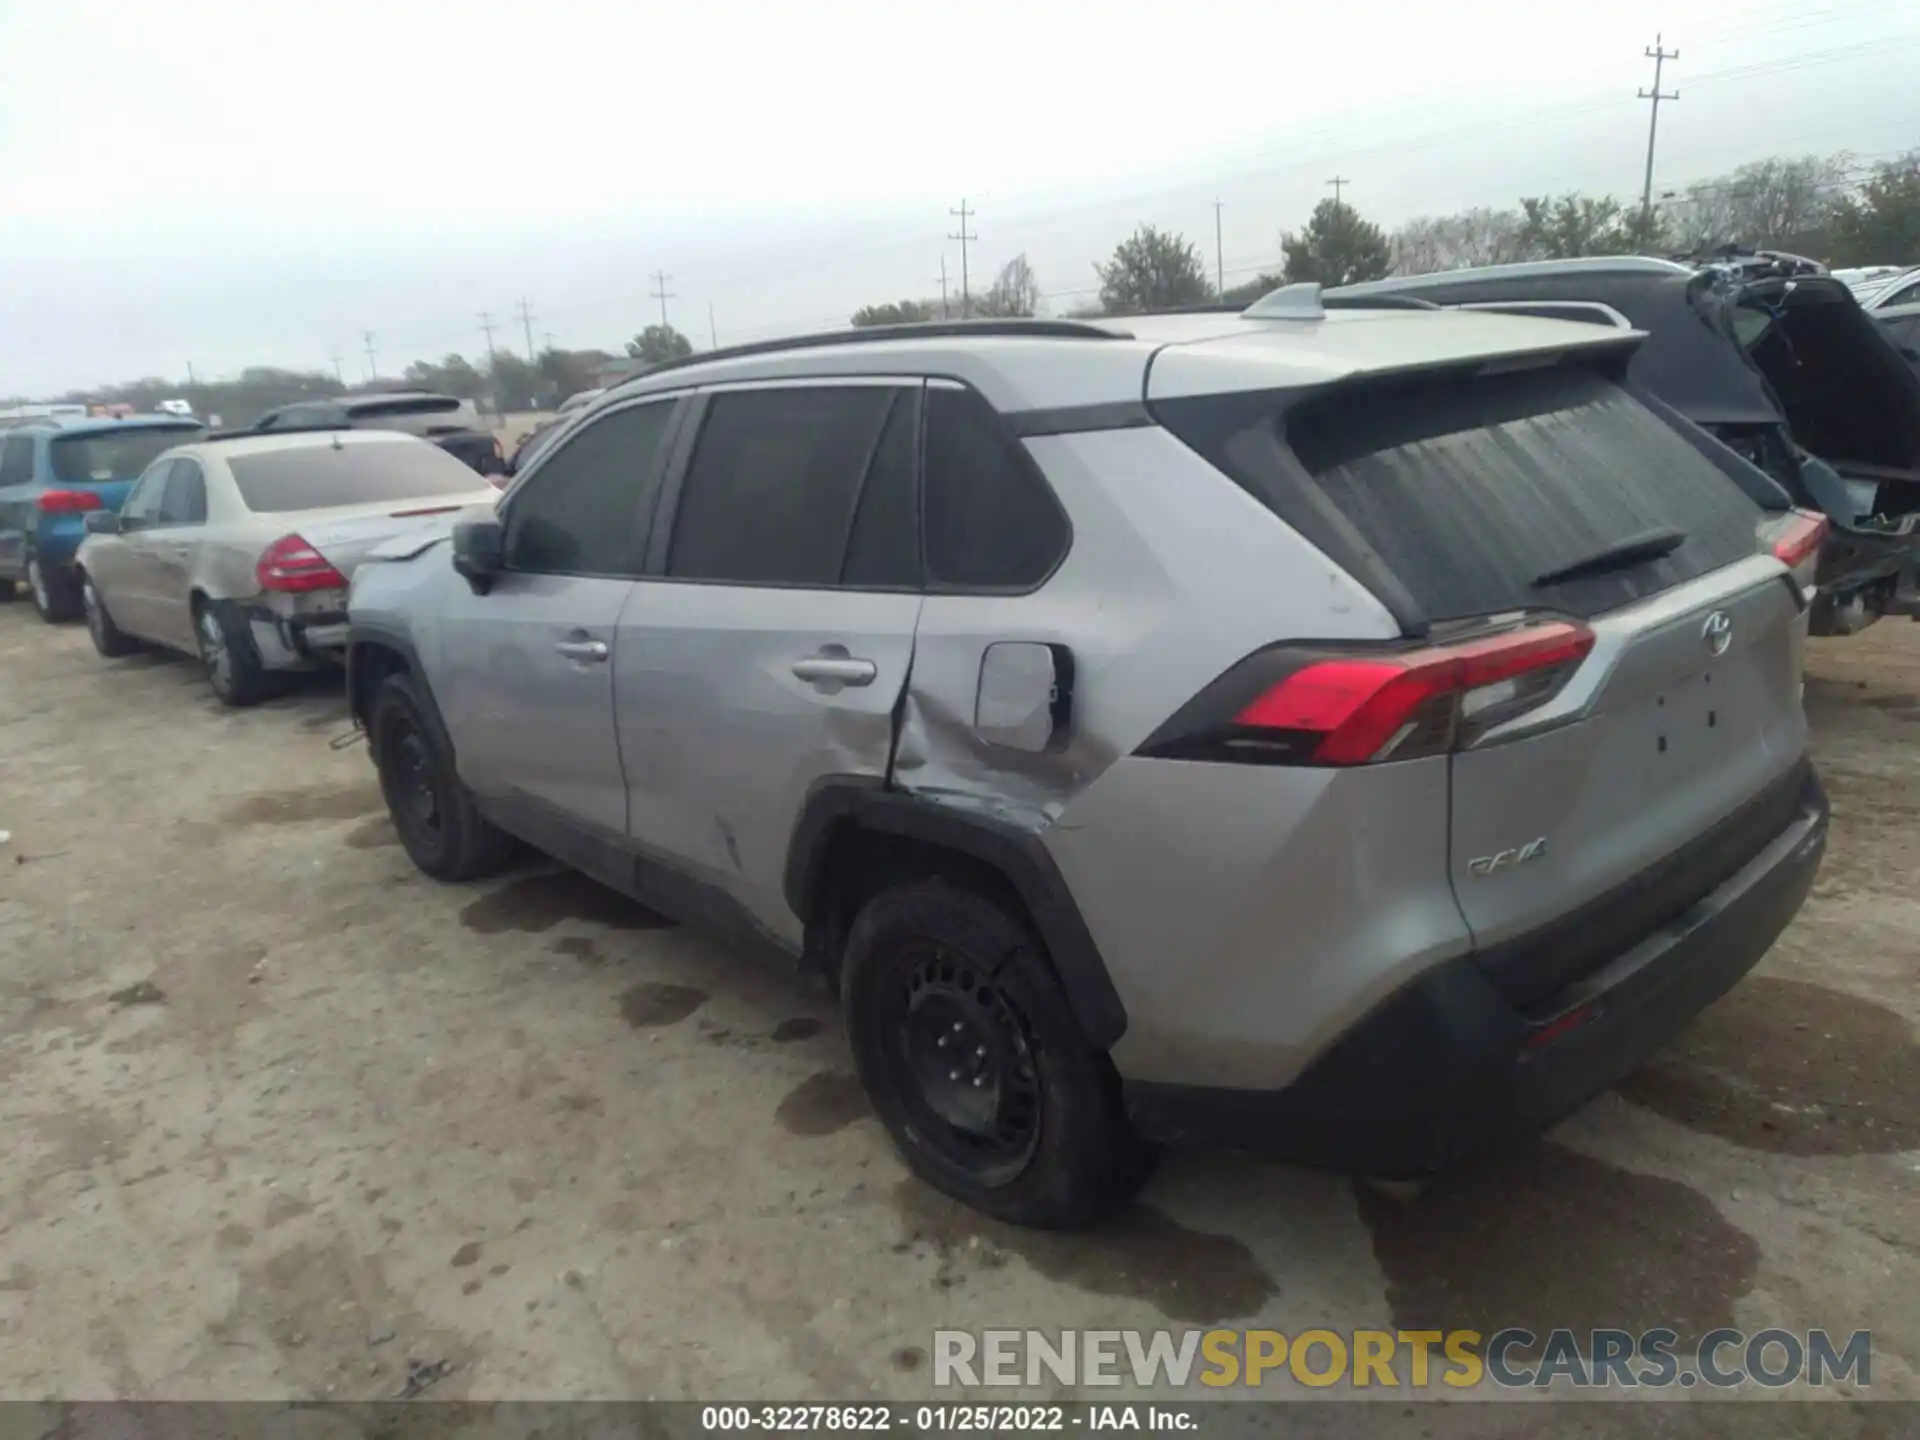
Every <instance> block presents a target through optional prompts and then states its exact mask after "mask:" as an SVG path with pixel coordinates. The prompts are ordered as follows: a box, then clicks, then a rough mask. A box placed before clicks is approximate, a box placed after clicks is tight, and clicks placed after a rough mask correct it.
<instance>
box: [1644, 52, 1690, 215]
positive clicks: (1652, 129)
mask: <svg viewBox="0 0 1920 1440" xmlns="http://www.w3.org/2000/svg"><path fill="white" fill-rule="evenodd" d="M1646 56H1647V58H1648V59H1649V60H1651V61H1653V88H1652V89H1651V90H1642V91H1641V92H1640V98H1641V99H1642V100H1651V101H1652V102H1653V109H1652V111H1651V112H1650V113H1649V114H1648V116H1647V177H1646V179H1645V181H1644V182H1643V183H1642V184H1641V186H1640V217H1641V222H1642V223H1643V224H1644V223H1645V222H1646V221H1647V220H1649V219H1651V218H1652V216H1653V142H1654V138H1655V136H1657V135H1658V134H1659V132H1660V102H1661V101H1662V100H1678V99H1679V98H1680V92H1679V91H1678V90H1675V91H1674V92H1673V93H1672V94H1670V95H1669V94H1666V93H1664V92H1663V91H1662V90H1661V89H1660V67H1661V66H1663V65H1664V64H1666V63H1667V61H1669V60H1678V59H1679V58H1680V52H1679V51H1678V50H1668V49H1665V48H1663V47H1662V45H1661V44H1660V36H1659V35H1658V34H1656V35H1655V36H1654V37H1653V46H1652V48H1651V49H1649V50H1648V51H1647V52H1646Z"/></svg>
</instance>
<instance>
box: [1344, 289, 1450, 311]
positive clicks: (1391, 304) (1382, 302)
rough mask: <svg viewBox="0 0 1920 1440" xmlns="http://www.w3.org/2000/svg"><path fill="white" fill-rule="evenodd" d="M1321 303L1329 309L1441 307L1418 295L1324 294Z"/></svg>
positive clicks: (1419, 308) (1433, 308)
mask: <svg viewBox="0 0 1920 1440" xmlns="http://www.w3.org/2000/svg"><path fill="white" fill-rule="evenodd" d="M1320 303H1321V304H1322V305H1324V306H1326V308H1327V309H1329V310H1438V309H1440V308H1441V307H1440V306H1438V305H1436V304H1434V303H1433V301H1431V300H1422V299H1421V298H1420V297H1419V296H1418V295H1342V294H1339V293H1338V292H1335V293H1334V294H1331V295H1325V294H1323V295H1322V296H1321V297H1320Z"/></svg>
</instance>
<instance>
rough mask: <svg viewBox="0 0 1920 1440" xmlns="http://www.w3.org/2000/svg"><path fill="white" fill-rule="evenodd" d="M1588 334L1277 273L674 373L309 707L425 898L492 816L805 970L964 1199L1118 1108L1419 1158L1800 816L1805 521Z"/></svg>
mask: <svg viewBox="0 0 1920 1440" xmlns="http://www.w3.org/2000/svg"><path fill="white" fill-rule="evenodd" d="M1636 339H1637V336H1636V335H1635V334H1633V333H1632V332H1622V331H1619V330H1607V329H1601V328H1599V327H1595V326H1590V325H1579V324H1569V323H1565V322H1561V321H1555V320H1543V319H1527V318H1517V317H1512V316H1503V315H1491V314H1480V313H1471V312H1459V311H1450V312H1439V311H1433V310H1431V309H1430V308H1428V307H1414V306H1409V305H1408V303H1407V302H1405V301H1398V302H1395V301H1387V302H1380V301H1371V302H1367V301H1362V302H1357V303H1354V304H1353V305H1352V306H1351V308H1348V307H1344V306H1342V307H1338V308H1336V307H1334V306H1331V305H1329V306H1328V307H1326V308H1324V309H1323V308H1322V305H1321V303H1320V299H1319V296H1318V293H1317V291H1316V290H1314V289H1312V288H1311V287H1307V288H1306V290H1305V291H1304V293H1303V292H1301V291H1299V290H1298V289H1295V288H1290V289H1289V290H1286V291H1280V292H1276V293H1275V295H1273V296H1269V297H1267V299H1266V300H1264V301H1262V302H1260V303H1258V304H1256V305H1255V306H1254V307H1252V308H1251V309H1250V310H1248V311H1247V312H1245V313H1244V314H1190V315H1175V316H1160V317H1150V318H1140V319H1130V320H1124V321H1114V322H1111V323H1101V324H1078V323H1067V322H1044V321H1039V322H1036V321H1029V322H1003V323H991V324H989V323H977V324H972V325H932V326H915V327H903V328H900V329H895V330H878V331H867V332H863V333H858V334H849V335H837V336H826V337H818V338H814V339H805V340H792V341H785V342H781V343H779V344H772V345H766V346H757V347H749V348H746V349H743V350H736V351H730V352H724V353H715V354H712V355H707V356H701V357H696V358H695V359H694V360H691V361H689V362H686V363H682V364H679V365H676V366H674V367H671V368H668V369H664V370H659V371H655V372H653V373H651V374H649V375H647V376H646V377H644V378H642V379H639V380H636V381H634V382H631V383H629V384H626V385H622V386H619V387H617V388H615V389H613V390H611V391H610V392H609V393H608V394H606V395H605V396H603V397H602V398H601V399H599V400H598V401H596V402H595V403H594V405H593V406H592V407H591V408H590V409H588V410H587V411H586V412H585V413H584V414H583V415H582V416H581V417H579V418H577V419H576V420H575V421H574V422H573V423H572V424H571V426H570V429H569V432H568V433H567V434H566V435H565V436H563V437H562V438H561V439H560V440H559V442H558V443H556V444H555V445H554V446H552V447H551V448H550V449H549V450H547V451H546V452H545V453H543V454H542V455H541V456H540V457H539V460H538V461H537V462H536V463H535V464H534V465H532V466H530V467H529V468H528V470H527V471H526V472H525V473H524V474H523V475H521V476H520V477H519V478H518V479H517V480H516V481H515V482H514V484H513V485H512V487H511V488H510V489H509V490H508V491H507V492H506V494H505V495H504V496H503V497H502V498H501V500H500V502H499V505H498V508H497V513H496V514H493V515H486V516H484V517H483V518H477V519H476V518H469V519H466V520H463V521H462V522H461V523H460V524H459V525H458V526H457V527H456V528H455V529H454V531H453V534H452V536H451V541H450V543H448V542H446V541H444V540H443V541H439V542H434V543H424V542H421V541H418V540H415V541H410V542H404V543H401V544H397V545H395V546H391V547H389V549H388V552H387V558H388V563H381V564H369V565H366V566H363V567H362V569H361V570H360V571H359V573H358V574H357V575H356V577H355V580H354V587H353V593H352V601H351V624H352V654H351V660H350V666H349V669H350V673H351V681H350V685H351V698H352V703H353V707H354V711H355V713H356V715H357V716H358V717H359V718H360V721H361V722H362V724H363V725H364V726H365V728H366V730H367V732H368V735H369V737H370V740H371V744H370V750H371V753H372V758H373V761H374V764H375V765H376V766H377V767H378V770H379V775H380V779H381V783H382V785H383V787H384V790H385V793H386V796H387V801H388V804H389V805H390V807H391V809H392V812H393V817H394V821H395V823H396V825H397V826H398V828H399V832H400V835H401V838H402V839H403V841H404V842H405V844H406V847H407V850H408V852H409V853H410V854H411V855H412V857H413V859H414V861H415V862H416V863H417V864H418V865H419V866H420V867H421V869H423V870H425V871H426V872H427V873H429V874H431V875H434V876H436V877H439V878H442V879H447V880H461V879H466V878H468V877H472V876H476V875H479V874H481V873H483V872H485V871H487V870H489V869H492V868H493V867H495V866H497V865H499V864H501V863H502V862H503V861H504V860H505V859H506V858H507V857H508V854H509V851H510V849H511V848H512V845H513V840H514V839H518V840H521V841H525V842H528V843H530V844H531V845H534V846H536V847H538V848H539V849H541V850H543V851H546V852H548V853H549V854H552V855H554V856H558V857H560V858H561V859H563V860H565V861H567V862H569V863H570V864H572V865H575V866H577V867H579V868H580V869H581V870H584V871H585V872H587V873H588V874H590V875H592V876H595V877H597V878H598V879H600V880H602V881H604V882H605V883H607V884H609V885H612V886H614V887H616V888H618V889H620V890H622V891H625V892H627V893H629V894H631V895H633V896H635V897H637V898H639V899H641V900H643V901H645V902H647V903H650V904H653V905H656V906H658V907H660V908H662V909H664V910H667V911H669V912H672V913H675V914H678V915H680V916H683V917H687V918H694V919H700V920H705V921H710V922H712V923H715V924H718V925H722V926H726V927H727V928H729V929H731V930H732V931H734V932H736V933H738V934H740V935H743V936H748V937H752V938H753V939H755V940H760V941H765V942H768V943H770V944H771V945H772V946H773V947H775V948H776V949H777V950H779V951H781V952H783V953H784V954H786V955H787V956H790V957H792V958H794V959H796V960H798V961H799V962H800V963H801V964H802V965H803V966H805V967H807V968H809V969H811V970H814V971H817V972H820V973H822V974H824V975H825V976H827V977H828V978H829V979H830V980H831V981H832V982H833V983H834V984H835V985H836V986H837V988H838V992H839V994H840V996H841V997H842V1002H843V1009H844V1015H845V1020H846V1025H847V1030H848V1033H849V1036H850V1039H851V1043H852V1047H853V1052H854V1055H855V1058H856V1061H857V1064H858V1067H859V1071H860V1075H861V1078H862V1080H863V1082H864V1083H865V1085H866V1088H867V1091H868V1093H869V1095H870V1096H871V1097H872V1100H873V1103H874V1106H875V1108H876V1110H877V1111H878V1113H879V1116H880V1118H881V1120H882V1121H883V1122H884V1123H885V1125H886V1126H887V1129H888V1130H889V1131H890V1133H891V1135H892V1137H893V1140H894V1142H895V1144H896V1145H897V1146H898V1148H899V1150H900V1152H901V1154H902V1155H903V1156H904V1157H905V1159H906V1162H907V1163H908V1164H909V1165H910V1166H911V1167H912V1168H913V1169H914V1170H915V1171H917V1172H918V1173H919V1174H920V1175H922V1176H923V1177H925V1178H926V1179H927V1180H929V1181H930V1182H932V1183H933V1184H934V1185H937V1186H939V1187H940V1188H941V1189H944V1190H946V1191H948V1192H950V1193H951V1194H953V1195H955V1196H958V1197H960V1198H961V1199H962V1200H964V1201H966V1202H968V1203H969V1204H972V1205H974V1206H977V1207H978V1208H980V1209H981V1210H984V1211H987V1212H989V1213H991V1214H993V1215H996V1216H1000V1217H1002V1218H1005V1219H1008V1220H1013V1221H1018V1222H1022V1223H1027V1224H1035V1225H1045V1226H1070V1225H1075V1224H1080V1223H1083V1222H1085V1221H1087V1220H1088V1219H1090V1218H1091V1217H1092V1216H1094V1215H1095V1214H1097V1213H1098V1212H1099V1211H1100V1210H1101V1209H1102V1208H1103V1207H1104V1206H1107V1205H1110V1204H1112V1203H1114V1202H1115V1201H1117V1200H1119V1199H1121V1198H1123V1197H1125V1196H1126V1195H1127V1194H1129V1193H1130V1191H1131V1189H1132V1188H1133V1187H1134V1186H1135V1185H1137V1184H1138V1182H1139V1181H1140V1179H1141V1178H1142V1177H1143V1176H1144V1174H1145V1173H1146V1157H1147V1155H1148V1153H1149V1148H1148V1147H1149V1144H1150V1142H1154V1141H1165V1140H1195V1139H1205V1140H1209V1141H1214V1142H1220V1143H1225V1144H1229V1145H1233V1146H1236V1147H1241V1148H1251V1149H1258V1150H1263V1151H1267V1152H1269V1153H1275V1154H1278V1155H1282V1156H1285V1157H1289V1158H1292V1159H1296V1160H1304V1161H1310V1162H1316V1163H1328V1164H1334V1165H1338V1166H1341V1167H1345V1168H1350V1169H1355V1170H1360V1171H1365V1172H1370V1173H1374V1174H1381V1175H1394V1176H1414V1175H1421V1174H1426V1173H1429V1172H1432V1171H1434V1170H1436V1169H1438V1168H1440V1167H1441V1166H1443V1165H1445V1164H1447V1163H1449V1162H1452V1161H1455V1160H1457V1159H1459V1158H1461V1157H1462V1156H1464V1155H1466V1154H1469V1153H1471V1152H1473V1151H1476V1150H1479V1149H1481V1148H1484V1147H1487V1146H1489V1145H1493V1144H1496V1143H1499V1142H1501V1141H1505V1140H1509V1139H1512V1138H1514V1137H1517V1136H1523V1135H1525V1134H1527V1133H1529V1132H1531V1131H1534V1130H1536V1129H1538V1128H1539V1127H1540V1126H1542V1125H1544V1124H1545V1123H1547V1122H1549V1121H1551V1120H1553V1119H1554V1118H1556V1117H1557V1116H1559V1115H1561V1114H1562V1113H1564V1112H1566V1111H1567V1110H1569V1109H1571V1108H1573V1107H1574V1106H1576V1105H1578V1104H1580V1103H1581V1102H1582V1101H1583V1100H1585V1099H1586V1098H1587V1097H1589V1096H1591V1095H1593V1094H1594V1093H1595V1092H1597V1091H1598V1090H1600V1089H1601V1088H1603V1087H1605V1086H1606V1085H1608V1084H1610V1083H1612V1082H1613V1081H1614V1080H1616V1079H1617V1078H1619V1077H1620V1076H1621V1075H1622V1074H1623V1073H1624V1072H1626V1071H1627V1070H1628V1069H1630V1068H1631V1067H1632V1066H1633V1065H1634V1064H1635V1063H1637V1062H1638V1061H1639V1060H1640V1059H1641V1058H1642V1057H1643V1056H1644V1055H1645V1054H1646V1053H1647V1052H1648V1051H1649V1050H1651V1049H1652V1048H1653V1047H1655V1046H1657V1045H1659V1044H1660V1043H1662V1042H1663V1041H1664V1040H1666V1039H1667V1038H1668V1037H1669V1036H1671V1035H1672V1034H1673V1033H1674V1032H1676V1031H1677V1030H1679V1029H1680V1028H1681V1027H1682V1026H1684V1025H1685V1024H1686V1023H1687V1021H1688V1019H1689V1018H1690V1017H1691V1016H1692V1015H1694V1014H1695V1013H1696V1012H1697V1011H1699V1010H1700V1009H1701V1008H1702V1007H1703V1006H1705V1005H1706V1004H1708V1003H1709V1002H1710V1001H1712V1000H1713V999H1714V998H1715V997H1717V996H1718V995H1720V994H1721V993H1722V992H1724V991H1725V990H1726V989H1727V988H1728V987H1729V986H1731V985H1732V984H1733V983H1734V982H1735V981H1736V980H1738V979H1739V978H1740V976H1742V975H1743V974H1744V973H1745V972H1746V971H1747V970H1748V969H1749V968H1750V967H1752V965H1753V964H1754V963H1755V962H1756V961H1757V960H1758V959H1759V958H1760V956H1761V955H1762V954H1763V953H1764V952H1765V951H1766V949H1767V947H1768V946H1769V945H1770V944H1771V943H1772V942H1773V940H1774V937H1775V936H1777V935H1778V934H1779V933H1780V931H1781V929H1782V928H1783V927H1784V926H1785V925H1786V924H1787V922H1788V921H1789V920H1790V919H1791V918H1792V916H1793V914H1794V913H1795V911H1796V910H1797V909H1798V908H1799V906H1800V904H1801V901H1802V900H1803V898H1804V897H1805V895H1806V893H1807V890H1808V887H1809V885H1810V884H1811V883H1812V880H1813V876H1814V872H1815V870H1816V869H1817V867H1818V864H1819V861H1820V857H1821V855H1822V853H1823V849H1824V846H1825V840H1826V804H1825V801H1824V799H1823V797H1822V794H1821V791H1820V789H1819V786H1818V784H1817V782H1816V780H1815V778H1814V775H1813V772H1812V770H1811V768H1810V767H1809V765H1808V762H1807V758H1806V724H1805V720H1804V718H1803V715H1802V711H1801V705H1800V652H1801V646H1802V639H1803V636H1804V632H1805V627H1806V602H1807V596H1806V593H1805V592H1804V591H1803V590H1802V588H1801V587H1800V586H1799V585H1798V584H1796V583H1795V581H1794V580H1793V578H1792V575H1791V569H1792V567H1793V566H1794V565H1795V564H1796V563H1800V562H1803V561H1804V560H1805V558H1806V556H1807V554H1808V553H1809V549H1808V547H1809V546H1812V545H1817V544H1818V543H1819V538H1820V524H1821V522H1819V521H1818V520H1817V519H1816V520H1812V521H1809V520H1807V519H1806V518H1805V517H1802V516H1800V515H1798V514H1797V513H1796V512H1793V511H1791V510H1789V509H1787V508H1786V507H1785V501H1784V500H1776V501H1775V502H1774V506H1773V508H1772V509H1771V510H1767V509H1763V508H1762V507H1761V506H1759V505H1756V503H1755V501H1754V499H1753V498H1751V496H1752V495H1753V494H1760V495H1762V496H1763V497H1765V496H1767V495H1769V494H1774V495H1777V492H1773V491H1772V490H1771V486H1770V482H1766V481H1765V479H1764V477H1759V481H1758V483H1757V484H1756V483H1755V479H1756V477H1757V476H1758V475H1759V472H1757V471H1749V470H1747V469H1746V468H1745V462H1744V461H1742V460H1740V459H1739V458H1738V457H1736V456H1734V455H1733V454H1732V452H1730V451H1727V450H1725V449H1723V448H1721V447H1720V446H1719V445H1718V444H1717V443H1716V442H1714V441H1713V440H1711V439H1709V438H1708V437H1707V436H1706V435H1705V434H1704V432H1701V431H1698V430H1695V429H1693V428H1691V427H1689V426H1687V425H1686V423H1685V422H1684V421H1681V420H1679V419H1678V418H1677V417H1673V416H1671V413H1670V412H1666V414H1665V415H1663V414H1658V413H1656V412H1655V411H1654V410H1651V409H1649V408H1647V407H1646V406H1645V405H1643V404H1642V403H1641V402H1639V401H1638V400H1636V399H1634V398H1632V397H1631V396H1630V395H1629V394H1628V393H1627V391H1626V390H1625V389H1623V388H1622V387H1621V385H1620V383H1619V381H1620V377H1621V376H1622V374H1623V372H1624V367H1625V363H1626V359H1627V356H1628V354H1629V353H1630V352H1631V349H1632V347H1633V345H1634V343H1635V341H1636ZM510 837H511V838H510Z"/></svg>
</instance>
